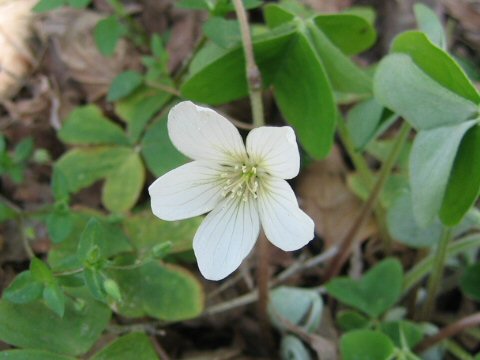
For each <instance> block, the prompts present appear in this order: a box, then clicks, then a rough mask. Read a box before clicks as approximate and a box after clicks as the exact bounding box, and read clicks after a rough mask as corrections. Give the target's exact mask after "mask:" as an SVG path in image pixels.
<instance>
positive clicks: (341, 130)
mask: <svg viewBox="0 0 480 360" xmlns="http://www.w3.org/2000/svg"><path fill="white" fill-rule="evenodd" d="M337 130H338V135H339V136H340V140H341V141H342V143H343V145H344V146H345V150H346V151H347V153H348V156H349V157H350V159H351V160H352V162H353V166H354V167H355V169H356V170H357V171H358V173H359V175H360V177H361V179H362V182H363V185H364V186H365V187H366V188H367V189H369V190H370V189H372V187H373V186H374V183H375V175H374V174H373V172H372V171H371V170H370V167H369V166H368V164H367V162H366V161H365V158H364V157H363V156H362V155H361V154H360V153H359V152H358V151H357V150H356V149H355V145H354V144H353V139H352V137H351V135H350V131H349V130H348V127H347V124H346V122H345V119H344V118H343V116H339V117H338V121H337ZM373 211H374V214H375V219H376V220H377V223H378V226H379V232H380V235H381V238H382V239H383V240H384V242H385V253H386V254H389V253H390V252H391V243H392V239H391V237H390V234H389V232H388V229H387V224H386V219H385V213H384V209H383V207H382V206H381V205H378V204H377V205H376V206H375V207H374V210H373Z"/></svg>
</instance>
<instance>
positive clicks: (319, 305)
mask: <svg viewBox="0 0 480 360" xmlns="http://www.w3.org/2000/svg"><path fill="white" fill-rule="evenodd" d="M322 310H323V301H322V298H321V297H320V295H319V294H318V293H317V292H315V291H312V290H305V289H302V288H295V287H289V286H281V287H278V288H276V289H274V290H273V291H272V292H271V293H270V302H269V304H268V314H269V316H270V321H271V322H272V324H273V325H274V326H275V327H276V328H277V329H279V330H281V331H285V330H287V327H286V326H285V325H284V323H283V322H282V320H283V319H285V320H287V321H289V322H290V323H292V324H294V325H298V326H300V327H302V328H304V329H305V330H306V331H308V332H314V331H315V330H316V329H317V328H318V326H319V325H320V320H321V318H322Z"/></svg>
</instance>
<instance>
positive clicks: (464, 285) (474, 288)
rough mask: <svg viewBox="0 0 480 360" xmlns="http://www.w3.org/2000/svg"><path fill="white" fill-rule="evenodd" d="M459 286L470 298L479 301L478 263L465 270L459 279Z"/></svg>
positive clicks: (479, 271)
mask: <svg viewBox="0 0 480 360" xmlns="http://www.w3.org/2000/svg"><path fill="white" fill-rule="evenodd" d="M460 288H461V289H462V291H463V292H464V293H465V294H467V295H468V296H470V297H471V298H473V299H475V300H477V301H480V263H476V264H474V265H471V266H469V267H468V268H467V269H466V270H465V272H464V273H463V275H462V277H461V279H460Z"/></svg>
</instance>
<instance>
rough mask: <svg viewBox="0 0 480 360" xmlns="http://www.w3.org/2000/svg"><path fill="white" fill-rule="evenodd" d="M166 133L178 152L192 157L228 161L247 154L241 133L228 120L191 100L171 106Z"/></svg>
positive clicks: (219, 161) (220, 161) (221, 161)
mask: <svg viewBox="0 0 480 360" xmlns="http://www.w3.org/2000/svg"><path fill="white" fill-rule="evenodd" d="M168 134H169V136H170V139H171V140H172V143H173V144H174V145H175V147H176V148H177V149H178V150H179V151H180V152H182V153H184V154H185V155H186V156H188V157H189V158H192V159H195V160H213V161H215V162H217V163H231V160H232V158H234V159H238V158H242V159H243V158H245V156H246V153H245V146H244V145H243V140H242V137H241V136H240V133H239V132H238V130H237V128H236V127H235V126H233V125H232V123H231V122H230V121H228V120H227V119H225V118H224V117H223V116H221V115H219V114H217V113H216V112H215V111H213V110H212V109H208V108H204V107H200V106H197V105H195V104H194V103H192V102H190V101H183V102H181V103H179V104H177V105H176V106H174V107H173V108H172V109H171V110H170V113H169V114H168Z"/></svg>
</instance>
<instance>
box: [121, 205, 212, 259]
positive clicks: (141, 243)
mask: <svg viewBox="0 0 480 360" xmlns="http://www.w3.org/2000/svg"><path fill="white" fill-rule="evenodd" d="M202 220H203V218H202V217H195V218H192V219H188V220H182V221H164V220H160V219H158V218H157V217H155V216H153V214H152V212H151V211H150V210H147V211H144V212H141V213H137V214H134V215H132V216H129V217H128V218H126V219H125V221H124V226H125V231H126V233H127V234H128V235H129V237H130V239H131V242H132V245H133V246H135V248H136V249H137V251H138V252H139V253H140V254H148V253H150V252H151V251H152V249H153V248H154V247H155V246H157V245H159V244H162V243H166V242H168V241H170V242H171V243H172V248H171V250H170V252H171V253H178V252H182V251H186V250H190V249H191V248H192V239H193V237H194V236H195V232H196V231H197V229H198V227H199V226H200V223H201V222H202Z"/></svg>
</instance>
